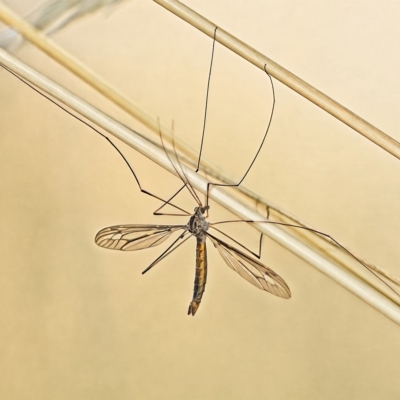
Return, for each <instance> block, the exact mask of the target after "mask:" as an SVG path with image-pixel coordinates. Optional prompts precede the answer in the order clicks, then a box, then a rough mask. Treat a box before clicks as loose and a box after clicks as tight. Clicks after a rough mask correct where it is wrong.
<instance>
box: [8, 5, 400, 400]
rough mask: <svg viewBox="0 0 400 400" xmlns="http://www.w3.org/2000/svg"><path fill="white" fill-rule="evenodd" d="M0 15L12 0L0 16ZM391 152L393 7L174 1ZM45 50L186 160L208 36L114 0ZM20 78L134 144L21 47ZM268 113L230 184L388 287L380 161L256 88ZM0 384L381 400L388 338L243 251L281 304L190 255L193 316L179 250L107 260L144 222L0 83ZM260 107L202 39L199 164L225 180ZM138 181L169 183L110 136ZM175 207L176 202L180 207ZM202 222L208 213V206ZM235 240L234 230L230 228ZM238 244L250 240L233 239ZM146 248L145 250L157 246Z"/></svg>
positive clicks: (128, 195) (390, 359)
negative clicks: (57, 50) (326, 237)
mask: <svg viewBox="0 0 400 400" xmlns="http://www.w3.org/2000/svg"><path fill="white" fill-rule="evenodd" d="M7 3H8V5H10V6H11V7H12V8H13V10H14V11H16V12H17V13H19V14H20V15H24V14H25V13H26V12H28V11H29V10H31V9H32V7H34V6H35V5H36V4H38V3H37V2H36V1H34V0H29V1H27V0H13V1H12V2H11V1H8V2H7ZM185 4H187V5H188V6H189V7H191V8H193V9H194V10H196V11H197V12H199V13H201V14H203V15H204V16H205V17H207V18H208V19H210V20H211V21H213V22H214V23H216V24H218V25H219V26H220V27H222V28H224V29H226V30H227V31H228V32H230V33H232V34H233V35H235V36H237V37H238V38H240V39H241V40H243V41H245V42H246V43H248V44H249V45H251V46H253V47H254V48H256V49H257V50H259V51H260V52H261V53H263V54H265V55H267V56H268V57H270V58H271V59H273V60H274V61H276V62H277V63H279V64H281V65H282V66H283V67H285V68H287V69H288V70H290V71H291V72H293V73H295V74H296V75H298V76H299V77H301V78H302V79H304V80H305V81H307V82H309V83H310V84H312V85H313V86H315V87H316V88H318V89H319V90H321V91H322V92H324V93H326V94H327V95H329V96H330V97H332V98H333V99H335V100H336V101H338V102H339V103H341V104H342V105H344V106H346V107H347V108H349V109H350V110H352V111H353V112H355V113H356V114H358V115H360V116H361V117H363V118H365V119H366V120H367V121H368V122H370V123H372V124H373V125H375V126H376V127H378V128H379V129H381V130H383V131H384V132H386V133H388V134H389V135H391V136H392V137H393V138H395V139H396V140H398V141H400V134H399V132H398V129H397V126H398V110H397V108H398V104H399V100H400V99H399V97H400V95H399V93H400V79H399V76H398V71H399V69H400V57H399V52H398V38H399V37H400V26H399V24H398V15H399V11H400V5H398V4H397V3H396V2H393V1H388V0H383V1H375V0H368V1H364V2H359V1H344V0H339V1H337V0H336V1H333V0H332V1H331V0H325V1H323V2H321V1H315V0H314V1H312V0H305V1H302V2H301V3H300V2H297V1H293V0H292V1H290V0H289V1H277V0H271V1H268V2H265V1H261V0H255V1H252V2H245V1H243V0H230V1H227V0H220V1H218V2H215V1H210V0H203V1H201V2H200V1H195V0H187V1H185ZM52 38H53V39H54V40H55V41H56V42H57V43H59V44H60V45H61V46H63V47H65V48H66V49H67V50H68V51H69V52H71V53H72V54H73V55H74V56H75V57H77V58H78V59H80V60H82V61H83V62H84V63H86V64H87V65H89V67H91V68H92V69H93V70H95V71H96V72H97V73H99V74H100V75H102V76H104V77H105V78H106V79H107V80H109V81H110V82H111V83H112V84H113V85H115V86H116V87H119V88H121V89H122V90H123V91H124V92H125V93H126V94H127V95H129V96H130V97H131V98H132V99H134V100H135V101H136V102H138V103H139V104H141V105H142V107H143V108H146V109H148V110H150V111H151V112H152V113H153V114H154V115H157V116H159V118H160V120H161V121H162V123H163V124H165V125H171V124H172V121H174V124H175V131H176V134H177V136H180V137H183V138H184V139H185V140H186V141H188V142H189V143H191V144H192V145H193V146H198V144H199V141H200V136H201V130H202V121H203V114H204V103H205V94H206V85H207V75H208V68H209V63H210V56H211V47H212V40H211V39H210V38H209V37H206V36H205V35H204V34H202V33H201V32H199V31H197V30H196V29H194V28H193V27H191V26H190V25H188V24H187V23H185V22H183V21H181V20H180V19H179V18H177V17H176V16H174V15H172V14H171V13H169V12H168V11H166V10H165V9H163V8H162V7H160V6H159V5H157V4H156V3H154V2H152V1H150V0H147V1H145V0H132V1H131V0H126V1H124V2H122V3H121V4H120V5H119V6H118V7H107V8H105V9H103V10H99V11H98V12H96V13H94V14H90V15H87V16H86V17H84V18H81V19H79V20H76V21H74V22H73V23H71V24H67V26H66V27H65V28H64V29H62V30H60V31H58V32H56V33H55V34H54V35H53V36H52ZM14 50H15V54H16V55H17V56H18V57H19V58H21V59H22V60H24V61H25V62H26V63H27V64H29V65H31V66H33V67H35V68H37V69H38V70H39V71H41V72H43V73H44V74H45V75H47V76H49V77H50V78H52V79H54V80H55V81H56V82H58V83H60V84H62V85H64V86H66V87H67V88H69V89H70V90H71V91H73V92H74V93H77V94H79V95H80V96H82V97H83V98H85V99H87V100H88V101H89V102H91V103H93V104H95V105H96V106H97V107H99V108H100V109H102V110H104V111H106V112H108V113H110V114H111V115H113V116H115V117H117V118H119V119H120V120H121V121H122V122H124V123H125V124H127V125H129V126H130V127H133V128H135V129H137V130H139V131H141V132H145V133H146V132H148V131H147V130H146V129H145V128H144V127H143V126H141V125H140V124H139V123H137V122H135V121H134V120H133V119H132V118H131V117H129V116H128V115H127V114H125V113H124V112H122V111H120V110H118V109H117V108H116V107H115V106H114V105H112V104H111V103H109V102H108V101H107V100H104V99H103V98H102V97H101V96H100V95H99V94H97V93H96V92H95V91H94V90H92V89H91V88H89V87H88V86H86V85H85V84H82V83H81V82H80V81H79V80H78V79H77V78H75V77H74V76H72V75H71V74H70V73H69V72H67V71H66V70H64V69H63V68H62V67H60V66H59V65H57V64H56V63H55V62H53V61H52V60H51V59H49V58H48V57H47V56H45V55H44V54H42V53H41V52H40V51H39V50H37V49H36V48H34V47H33V46H32V45H30V44H24V45H22V46H21V47H19V48H18V49H14ZM275 91H276V111H275V116H274V119H273V122H272V126H271V130H270V132H269V134H268V139H267V141H266V144H265V147H264V148H263V150H262V152H261V154H260V157H259V159H258V161H257V163H256V164H255V165H254V168H253V169H252V171H251V173H250V174H249V175H248V177H247V178H246V181H245V183H246V185H247V186H248V187H250V188H252V189H253V190H254V191H255V192H257V193H259V194H260V195H262V196H263V197H265V198H267V199H270V200H271V201H273V202H274V203H276V204H279V205H280V206H281V207H283V208H285V209H287V210H289V211H290V212H292V213H294V214H295V215H297V216H299V217H300V218H302V219H304V220H305V221H307V222H309V223H310V224H312V225H313V226H314V227H316V228H318V229H319V230H321V231H323V232H326V233H329V234H330V235H332V236H333V237H334V238H335V239H337V240H338V241H340V242H341V243H342V244H344V245H345V246H348V247H350V248H351V249H353V250H354V251H355V252H357V253H358V254H361V255H362V256H363V257H365V258H366V259H367V260H370V261H371V262H374V263H376V264H378V265H380V266H382V267H383V268H385V269H387V270H389V271H391V272H393V273H395V274H397V275H399V274H400V266H399V263H398V260H399V257H400V246H399V244H398V230H399V226H400V215H399V213H398V208H399V204H400V180H399V179H398V177H399V172H400V162H399V160H397V159H395V158H394V157H393V156H391V155H389V154H388V153H386V152H385V151H383V150H381V149H380V148H378V147H377V146H375V145H373V144H372V143H370V142H369V141H368V140H366V139H365V138H364V137H362V136H361V135H359V134H358V133H356V132H354V131H352V130H351V129H350V128H348V127H347V126H345V125H344V124H342V123H341V122H339V121H337V120H335V119H334V118H333V117H331V116H330V115H328V114H326V113H325V112H323V111H322V110H320V109H319V108H317V107H316V106H314V105H313V104H311V103H309V102H308V101H307V100H305V99H303V98H302V97H301V96H299V95H297V94H296V93H294V92H293V91H291V90H290V89H288V88H287V87H285V86H284V85H282V84H280V83H279V82H276V81H275ZM0 93H1V99H0V132H1V134H0V165H1V166H0V176H1V178H0V179H1V185H0V199H1V200H0V201H1V208H0V213H1V216H0V218H1V221H2V222H1V225H0V227H1V237H2V240H1V242H0V249H1V250H0V254H1V256H0V257H1V268H0V312H1V316H2V317H1V329H0V343H1V358H0V360H1V362H0V376H1V377H2V378H1V379H0V392H1V393H3V396H4V398H7V399H32V398H35V399H36V398H40V399H71V398H73V399H89V398H96V399H110V398H114V399H132V398H136V399H188V398H189V397H190V398H191V399H199V400H202V399H264V398H274V399H321V398H323V399H337V398H348V399H376V398H378V396H379V397H382V398H385V399H398V393H399V391H400V379H399V377H398V371H397V366H398V360H399V356H400V344H399V340H398V339H399V333H400V330H399V327H398V326H397V325H396V324H395V323H393V322H392V321H391V320H389V319H387V318H386V317H384V316H383V315H381V314H379V313H378V312H377V311H376V310H374V309H373V308H371V307H370V306H368V305H366V304H365V303H364V302H362V301H361V300H360V299H358V298H357V297H355V296H354V295H352V294H351V293H349V292H348V291H346V290H345V289H343V288H342V287H340V286H338V285H337V284H336V283H334V282H333V281H331V280H330V279H329V278H327V277H326V276H324V275H323V274H321V273H320V272H318V271H316V270H315V269H313V268H312V267H310V266H309V265H307V264H306V263H305V262H303V261H302V260H300V259H299V258H297V257H296V256H294V255H292V254H291V253H289V252H288V251H287V250H285V249H283V248H281V247H280V246H279V245H276V244H275V243H273V242H272V241H270V240H268V239H266V238H265V240H264V250H263V257H262V261H263V262H264V263H265V264H266V265H268V266H269V267H271V268H272V269H274V270H275V271H276V272H277V273H278V274H280V275H281V276H282V277H283V278H284V279H285V281H286V282H287V283H288V285H289V286H290V288H291V290H292V298H291V299H290V300H282V299H279V298H276V297H274V296H272V295H269V294H267V293H264V292H262V291H260V290H257V289H255V288H254V287H252V286H251V285H249V284H248V283H246V282H245V281H244V280H243V279H241V278H240V277H239V276H237V274H234V273H233V272H232V271H231V270H230V269H229V268H228V267H227V266H226V265H225V264H224V262H223V260H222V258H221V257H220V255H219V254H218V253H217V252H216V251H215V249H214V248H213V246H211V244H209V246H208V250H209V252H208V261H209V276H208V284H207V288H206V293H205V295H204V298H203V299H204V300H203V302H202V305H201V307H200V309H199V311H198V313H197V314H196V317H195V318H192V317H188V316H187V315H186V312H187V306H188V304H189V302H190V300H191V296H192V290H193V279H194V266H195V241H194V240H192V241H189V243H187V244H186V245H184V246H182V247H181V248H180V249H179V250H177V251H176V252H174V253H173V254H172V255H170V256H169V257H168V258H167V259H165V260H164V261H163V262H162V263H160V264H159V265H157V266H156V267H155V268H154V269H153V270H152V271H151V272H149V273H148V274H146V275H145V276H142V275H141V271H142V270H143V269H145V268H146V267H147V266H148V265H149V264H150V263H151V262H152V261H153V260H154V259H155V258H156V257H157V256H158V255H159V254H160V253H161V252H162V251H163V248H161V247H159V248H157V247H156V248H153V249H151V250H145V251H142V252H132V253H123V252H117V251H115V252H113V251H107V250H104V249H102V248H99V247H97V246H96V245H95V244H94V236H95V234H96V232H97V231H99V230H100V229H101V228H104V227H106V226H109V225H115V224H127V223H155V224H156V223H161V224H162V223H186V218H183V220H182V219H180V218H171V217H165V218H163V217H156V216H153V215H152V212H153V211H154V210H155V209H156V208H157V207H158V206H159V203H158V202H157V201H156V200H153V199H150V198H149V197H148V196H145V195H143V194H141V193H140V192H139V190H138V188H137V186H136V184H135V181H134V180H133V178H132V176H131V174H130V172H129V170H128V169H127V167H126V166H125V165H124V163H123V161H122V160H121V158H120V157H119V156H118V154H117V153H116V152H115V151H114V150H113V149H112V148H111V146H110V145H109V144H107V142H106V141H105V140H104V139H102V138H101V137H99V136H98V135H97V134H96V133H95V132H93V131H92V130H91V129H89V128H87V127H85V126H84V125H83V124H82V123H80V122H78V121H76V120H75V119H73V118H71V117H70V116H68V115H67V114H66V113H65V112H63V111H62V110H60V109H58V108H56V107H55V106H54V105H52V104H51V103H50V102H49V101H47V100H46V99H43V98H42V97H40V96H39V95H37V94H36V93H35V92H33V91H32V90H31V89H29V88H28V87H27V86H25V85H23V84H22V83H21V82H20V81H18V80H17V79H15V78H14V77H13V76H12V75H10V74H9V73H8V72H6V71H4V70H1V71H0ZM270 109H271V87H270V84H269V80H268V78H267V77H266V76H265V74H264V73H263V72H262V71H260V70H258V69H256V68H255V67H253V66H252V65H250V64H248V63H247V62H245V61H244V60H243V59H241V58H239V57H238V56H236V55H234V54H232V53H230V52H229V51H228V50H226V49H225V48H223V47H222V46H221V45H218V44H217V45H216V51H215V64H214V70H213V75H212V83H211V92H210V100H209V117H208V118H209V119H208V121H209V124H208V126H207V131H206V139H205V150H204V151H205V155H206V157H208V158H211V159H213V160H214V161H215V162H216V163H217V164H218V165H220V166H221V167H222V168H224V169H225V170H226V171H229V173H230V174H231V175H233V176H236V177H240V176H241V174H243V172H244V170H245V169H246V167H247V165H248V163H249V160H251V159H252V156H253V154H254V152H255V151H256V150H257V148H258V145H259V141H260V140H261V138H262V136H263V133H264V131H265V128H266V125H267V122H268V119H269V114H270ZM119 147H120V149H121V150H122V151H123V152H124V154H125V155H126V156H127V158H128V159H129V161H130V162H131V164H132V166H133V167H134V169H135V171H136V172H137V174H138V176H139V179H140V181H141V184H142V186H143V187H144V188H145V189H147V190H149V191H152V192H155V193H157V194H160V195H162V196H167V195H168V194H171V193H173V191H174V189H176V188H178V187H179V184H180V182H179V181H178V180H177V179H176V178H174V177H172V176H169V175H168V174H167V173H166V172H164V171H162V170H161V169H160V168H158V167H156V166H154V165H153V164H152V163H151V162H149V161H148V160H146V159H145V158H144V157H142V156H141V155H138V154H137V153H136V152H135V151H133V150H132V149H130V148H129V147H127V146H126V145H124V144H121V145H120V146H119ZM180 201H181V203H180V204H182V205H183V206H184V207H185V208H186V209H189V210H191V209H192V208H193V207H194V206H195V204H193V202H192V201H191V200H190V199H188V198H182V199H181V200H180ZM211 206H212V209H211V212H210V219H211V220H212V221H216V220H220V219H226V218H230V216H229V215H228V214H227V212H225V211H223V210H221V209H220V208H219V207H218V206H216V205H214V204H211ZM230 232H231V233H232V232H233V233H232V234H234V235H235V238H238V240H243V241H244V242H245V243H247V244H249V245H250V246H253V247H254V246H255V245H256V244H257V234H256V233H253V232H252V231H251V230H249V228H245V227H243V229H241V228H240V229H238V228H237V227H236V228H235V229H233V230H231V231H230ZM249 232H250V233H249ZM164 247H165V246H164Z"/></svg>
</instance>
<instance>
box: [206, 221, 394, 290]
mask: <svg viewBox="0 0 400 400" xmlns="http://www.w3.org/2000/svg"><path fill="white" fill-rule="evenodd" d="M233 222H247V223H253V224H255V223H257V224H258V223H260V224H273V225H280V226H287V227H289V228H297V229H303V230H307V231H310V232H313V233H316V234H317V235H321V236H323V237H325V238H327V239H329V240H330V241H331V242H332V243H333V244H334V245H335V246H336V247H338V248H340V249H341V250H343V251H344V252H345V253H347V254H348V255H349V256H350V257H352V258H353V259H354V260H356V261H357V262H358V263H359V264H360V265H362V266H363V267H364V268H365V269H367V270H368V271H369V272H370V273H371V274H372V275H374V276H375V277H376V278H378V279H379V280H380V281H381V282H383V283H384V284H385V285H386V286H387V287H388V288H389V289H390V290H391V291H393V292H394V293H396V295H397V296H399V297H400V294H399V293H398V292H397V291H396V290H395V289H394V288H393V287H392V286H390V285H389V284H388V283H387V282H386V281H385V280H383V279H382V278H381V277H380V276H379V275H378V274H377V273H376V272H375V271H373V270H372V269H371V267H369V266H368V265H367V264H366V263H365V262H363V261H362V260H360V259H359V258H358V257H357V256H356V255H354V254H353V253H352V252H351V251H349V250H348V249H346V247H344V246H343V245H342V244H340V243H339V242H338V241H337V240H336V239H334V238H333V237H332V236H331V235H328V234H327V233H324V232H321V231H318V230H316V229H313V228H309V227H306V226H301V225H295V224H289V223H286V222H277V221H251V220H242V219H238V220H232V221H220V222H214V223H212V224H210V227H213V228H214V229H215V227H214V225H219V224H226V223H233ZM221 233H223V232H221ZM225 236H227V235H225ZM242 247H244V246H242ZM260 250H261V249H260ZM251 253H252V252H251ZM253 254H254V253H253Z"/></svg>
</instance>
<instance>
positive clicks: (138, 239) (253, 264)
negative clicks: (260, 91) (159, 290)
mask: <svg viewBox="0 0 400 400" xmlns="http://www.w3.org/2000/svg"><path fill="white" fill-rule="evenodd" d="M216 32H217V30H215V32H214V41H213V51H212V57H211V65H210V72H209V79H208V85H207V95H206V112H205V117H204V125H203V135H202V144H201V146H200V151H199V157H198V161H197V168H196V172H198V171H199V169H200V161H201V154H202V145H203V139H204V132H205V125H206V117H207V102H208V93H209V86H210V76H211V70H212V62H213V56H214V46H215V38H216ZM4 68H6V67H4ZM6 69H7V68H6ZM264 70H265V72H266V73H267V75H268V77H269V78H270V81H271V84H272V79H271V77H270V76H269V74H268V72H267V70H266V67H264ZM10 72H11V71H10ZM16 76H17V75H16ZM17 77H18V76H17ZM18 78H19V79H21V80H22V81H23V82H24V83H26V84H27V85H29V86H30V87H31V88H33V89H34V90H36V91H37V92H38V93H40V94H41V95H43V96H45V95H44V94H43V93H41V92H40V91H38V90H37V89H36V88H34V87H33V86H31V85H30V84H28V83H27V82H25V81H24V80H23V79H22V78H20V77H18ZM272 92H273V99H274V102H273V107H272V112H271V117H270V120H269V123H268V127H267V129H266V131H265V134H264V137H263V139H262V142H261V146H260V147H259V149H258V151H257V153H256V155H255V157H254V158H253V160H252V162H251V163H250V166H249V167H248V169H247V170H246V172H245V174H244V175H243V177H242V178H241V180H240V181H239V182H238V183H236V184H230V183H222V184H219V183H211V182H210V183H208V185H207V194H206V201H205V204H204V205H203V204H202V202H201V201H200V199H199V197H198V195H197V193H196V191H195V189H194V188H193V187H192V186H191V184H190V182H189V180H188V178H187V176H186V175H185V172H184V168H183V167H182V165H181V163H180V161H179V157H178V154H177V152H176V150H175V146H173V150H174V151H173V152H172V154H171V155H170V154H169V153H170V152H169V151H167V149H166V147H165V145H164V143H163V138H162V134H161V129H160V132H159V133H160V138H161V141H162V145H163V148H164V150H165V153H166V155H167V156H168V158H169V159H170V162H171V164H172V166H173V167H174V169H175V171H176V173H177V175H178V176H179V177H180V179H181V181H182V183H183V186H182V187H181V188H180V189H179V190H178V191H177V192H176V193H175V194H174V195H173V196H171V197H170V198H169V199H168V200H164V199H162V198H160V197H159V196H156V195H154V194H151V193H149V192H148V191H146V190H144V189H143V188H142V186H141V185H140V182H139V180H138V178H137V176H136V174H135V172H134V170H133V169H132V167H131V166H130V164H129V163H128V162H127V160H126V159H125V157H124V156H123V154H122V153H121V151H120V150H119V149H118V148H117V146H116V145H115V144H114V143H113V142H112V141H111V140H110V139H109V138H108V137H107V136H105V135H103V134H102V133H101V132H100V131H98V130H97V129H95V128H94V127H93V126H91V125H89V124H87V123H86V122H85V121H83V120H82V119H80V118H79V117H77V116H76V115H74V114H72V113H71V112H69V111H68V110H67V109H65V108H64V107H62V106H61V105H59V104H58V103H56V102H55V101H53V100H52V99H51V98H48V97H47V96H45V97H46V98H48V99H49V100H50V101H52V102H53V103H54V104H56V105H57V106H59V107H60V108H62V109H63V110H64V111H66V112H67V113H69V114H70V115H72V116H74V117H75V118H77V119H78V120H80V121H82V122H83V123H85V124H86V125H88V126H89V127H90V128H91V129H93V130H94V131H96V132H97V133H99V134H100V135H101V136H103V137H104V138H105V139H106V140H107V141H108V142H109V143H110V144H111V145H112V146H113V147H114V148H115V149H116V151H118V153H119V154H120V155H121V157H122V158H123V160H124V161H125V163H126V164H127V166H128V167H129V168H130V170H131V172H132V174H133V176H134V178H135V180H136V182H137V184H138V187H139V189H140V190H141V192H143V193H145V194H147V195H150V196H152V197H154V198H156V199H158V200H161V201H162V202H163V205H162V206H161V207H160V208H158V209H157V210H156V211H155V212H154V214H155V215H168V214H159V213H158V211H159V210H160V209H162V208H163V207H164V206H165V205H167V204H168V205H170V206H172V207H175V208H176V209H179V210H180V212H181V214H169V215H181V216H182V215H187V216H188V217H189V221H188V222H187V224H185V225H143V224H142V225H138V224H133V225H116V226H110V227H107V228H104V229H102V230H100V231H99V232H98V233H97V235H96V237H95V242H96V244H98V245H99V246H101V247H103V248H107V249H114V250H121V251H135V250H141V249H145V248H151V247H155V246H157V245H160V244H162V243H164V242H165V241H166V240H167V239H168V238H169V237H170V236H171V235H172V234H173V233H175V232H179V237H178V238H177V239H176V240H175V241H174V242H173V243H172V244H171V245H170V246H169V247H168V248H167V249H166V250H165V251H164V252H163V253H162V254H161V255H160V256H159V257H158V258H157V259H156V260H155V261H154V262H153V263H152V264H151V265H150V266H149V267H148V268H146V269H145V270H144V271H143V273H146V272H147V271H149V270H150V269H151V268H153V267H154V266H155V265H156V264H157V263H159V262H160V261H161V260H163V259H164V258H165V257H167V256H168V255H169V254H171V253H172V252H173V251H174V250H175V249H177V248H178V247H179V246H181V245H182V244H183V243H185V242H186V241H187V240H188V239H189V238H191V237H192V236H194V237H195V238H196V242H197V244H196V269H195V282H194V290H193V297H192V300H191V302H190V304H189V308H188V315H192V316H194V315H195V314H196V312H197V310H198V308H199V306H200V303H201V300H202V297H203V294H204V291H205V285H206V280H207V247H206V241H207V238H208V239H209V240H210V241H211V243H212V244H213V245H214V246H215V247H216V249H217V250H218V251H219V253H220V254H221V256H222V258H223V260H224V261H225V263H226V264H227V265H228V266H229V267H230V268H232V269H233V270H234V271H236V272H237V273H238V274H239V275H240V276H241V277H243V278H244V279H246V280H247V281H248V282H250V283H251V284H253V285H254V286H256V287H258V288H259V289H262V290H264V291H267V292H270V293H272V294H274V295H276V296H279V297H281V298H285V299H288V298H290V297H291V292H290V289H289V287H288V285H287V284H286V283H285V281H284V280H283V279H282V278H281V277H280V276H279V275H278V274H276V273H275V272H274V271H273V270H272V269H270V268H268V267H267V266H265V265H264V264H262V263H261V262H260V261H259V260H258V259H256V258H254V257H252V256H250V255H248V254H247V253H245V252H244V251H242V250H239V248H237V247H235V246H233V245H231V244H228V243H227V242H225V241H224V240H222V239H220V238H219V237H217V236H215V235H214V234H212V233H210V229H215V230H216V231H217V232H219V233H221V234H223V235H225V236H227V237H228V238H229V239H232V238H230V237H229V236H228V235H226V234H225V233H223V232H222V231H220V230H219V229H218V228H216V226H215V225H217V224H220V223H228V222H238V221H221V222H216V223H210V222H208V221H207V219H208V214H209V210H210V206H209V204H208V203H209V191H210V188H211V186H212V185H214V186H239V185H240V184H241V182H242V181H243V180H244V179H245V177H246V176H247V174H248V172H249V171H250V169H251V168H252V166H253V164H254V162H255V160H256V158H257V156H258V154H259V153H260V150H261V147H262V145H263V144H264V141H265V138H266V135H267V133H268V130H269V127H270V124H271V120H272V116H273V110H274V104H275V96H274V89H273V84H272ZM173 157H174V160H175V161H174V160H173ZM184 188H186V189H187V190H188V191H189V193H190V194H191V195H192V197H193V198H194V199H195V201H196V202H197V206H196V207H195V209H194V213H189V212H187V211H185V210H183V209H182V208H180V207H178V206H176V205H174V204H173V203H172V200H173V199H174V198H175V196H177V194H178V193H179V192H180V191H181V190H183V189H184ZM182 212H183V214H182ZM240 222H249V223H254V222H265V223H273V224H278V225H285V226H290V227H294V228H300V229H308V230H310V231H312V232H314V233H317V234H319V235H322V236H325V237H326V238H328V239H330V240H332V241H333V242H334V243H335V244H336V245H337V246H338V247H340V248H342V249H343V250H345V251H346V252H347V253H348V254H350V255H351V256H353V255H352V254H351V253H350V252H349V251H348V250H346V249H345V248H344V247H343V246H341V245H340V244H339V243H338V242H337V241H336V240H334V239H333V238H332V237H331V236H329V235H327V234H324V233H322V232H319V231H316V230H314V229H310V228H306V227H304V226H298V225H293V224H287V223H280V222H274V221H240ZM232 240H233V241H234V242H235V243H237V244H238V245H239V246H240V247H242V248H244V249H245V250H247V251H248V252H250V253H252V254H253V255H255V256H256V257H259V255H257V254H256V253H253V252H251V251H250V250H248V249H247V248H246V247H245V246H243V245H242V244H240V243H239V242H237V241H235V240H234V239H232ZM260 250H261V243H260ZM353 257H354V258H355V259H356V260H357V261H358V262H360V263H361V264H362V265H363V266H364V267H366V268H367V269H369V268H368V267H367V266H366V265H365V264H364V263H362V262H361V261H360V260H359V259H357V258H356V257H355V256H353ZM371 272H372V271H371Z"/></svg>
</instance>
